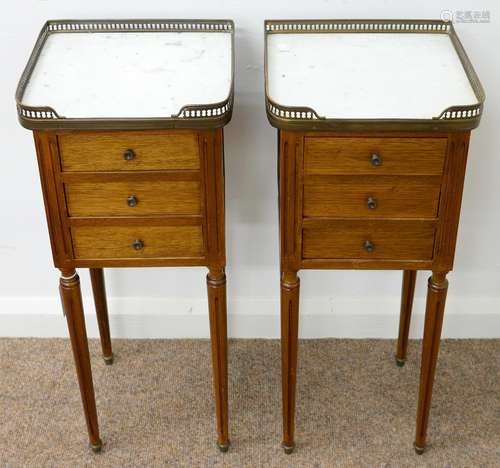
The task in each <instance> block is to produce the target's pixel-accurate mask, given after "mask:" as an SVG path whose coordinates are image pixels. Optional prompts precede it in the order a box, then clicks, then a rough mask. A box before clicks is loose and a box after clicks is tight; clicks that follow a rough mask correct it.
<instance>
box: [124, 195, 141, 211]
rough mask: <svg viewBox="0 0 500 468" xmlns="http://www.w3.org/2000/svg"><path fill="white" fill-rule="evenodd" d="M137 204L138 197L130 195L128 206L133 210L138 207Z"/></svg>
mask: <svg viewBox="0 0 500 468" xmlns="http://www.w3.org/2000/svg"><path fill="white" fill-rule="evenodd" d="M137 203H139V200H137V197H136V196H135V195H130V197H128V198H127V205H128V206H130V207H131V208H134V207H135V206H137Z"/></svg>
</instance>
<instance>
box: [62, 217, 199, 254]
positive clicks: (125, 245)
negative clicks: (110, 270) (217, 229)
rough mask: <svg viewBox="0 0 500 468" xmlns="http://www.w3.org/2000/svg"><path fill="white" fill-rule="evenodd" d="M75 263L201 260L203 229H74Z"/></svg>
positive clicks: (72, 230)
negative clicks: (190, 258)
mask: <svg viewBox="0 0 500 468" xmlns="http://www.w3.org/2000/svg"><path fill="white" fill-rule="evenodd" d="M71 236H72V241H73V250H74V254H75V258H76V259H82V258H85V259H99V258H100V259H103V258H109V259H113V258H115V259H116V258H122V259H125V258H127V259H129V258H167V257H169V258H180V257H202V256H203V255H204V250H203V235H202V227H201V226H147V225H145V226H116V225H110V226H73V227H72V228H71Z"/></svg>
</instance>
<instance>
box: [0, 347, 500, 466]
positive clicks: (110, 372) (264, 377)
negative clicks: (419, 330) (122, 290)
mask: <svg viewBox="0 0 500 468" xmlns="http://www.w3.org/2000/svg"><path fill="white" fill-rule="evenodd" d="M113 345H114V352H115V363H114V364H113V365H112V366H106V365H105V364H104V362H103V360H102V359H101V358H100V352H99V351H100V350H99V343H98V341H96V340H91V343H90V349H91V358H92V365H93V372H94V384H95V391H96V399H97V409H98V415H99V423H100V429H101V436H102V439H103V441H104V448H103V451H102V453H100V454H97V455H95V454H92V453H91V452H90V450H89V449H88V448H87V435H86V429H85V422H84V419H83V413H82V406H81V402H80V394H79V391H78V387H77V383H76V376H75V372H74V368H73V361H72V357H71V351H70V345H69V342H68V341H67V340H63V339H7V338H6V339H0V466H2V467H3V466H5V467H9V468H10V467H24V466H29V467H45V466H47V467H48V466H51V467H52V466H53V467H80V466H96V467H100V466H102V467H104V466H106V467H108V466H109V467H129V466H133V467H142V466H144V467H148V466H172V467H184V466H186V467H188V466H189V467H197V466H200V467H204V466H208V467H212V466H214V467H218V466H227V467H247V466H248V467H333V466H339V467H343V466H355V467H364V466H372V467H401V466H405V467H406V466H408V467H409V466H422V467H424V466H428V467H462V466H464V467H465V466H470V467H500V340H445V341H443V344H442V347H441V353H440V359H439V363H438V369H437V378H436V383H435V386H434V398H433V405H432V412H431V419H430V424H429V437H428V440H429V447H428V451H427V452H426V453H424V454H423V455H421V456H418V455H416V454H415V452H414V451H413V446H412V443H413V436H414V431H415V412H416V404H417V389H418V377H419V361H420V359H419V350H420V342H416V341H412V342H411V343H410V352H409V356H408V362H407V364H406V366H405V367H403V368H399V367H397V366H396V365H395V363H394V358H393V351H394V349H395V343H394V342H393V341H389V340H334V339H332V340H330V339H329V340H305V341H302V342H301V344H300V348H299V371H298V402H297V423H296V426H297V428H296V440H297V448H296V451H295V453H293V454H292V455H285V454H284V453H283V451H282V450H281V448H280V438H281V397H280V390H281V386H280V351H279V342H278V341H275V340H231V342H230V347H229V350H230V365H229V375H230V382H229V384H230V390H229V396H230V437H231V442H232V445H231V448H230V449H229V452H228V453H226V454H221V453H219V451H218V450H217V448H216V447H215V444H214V441H215V427H214V404H213V399H212V383H211V365H210V362H211V361H210V347H209V342H208V341H205V340H114V341H113Z"/></svg>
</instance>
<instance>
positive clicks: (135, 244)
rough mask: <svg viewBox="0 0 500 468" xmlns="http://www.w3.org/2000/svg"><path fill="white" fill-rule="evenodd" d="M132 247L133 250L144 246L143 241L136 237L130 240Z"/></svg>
mask: <svg viewBox="0 0 500 468" xmlns="http://www.w3.org/2000/svg"><path fill="white" fill-rule="evenodd" d="M132 247H133V248H134V249H135V250H142V249H143V248H144V242H142V241H141V240H140V239H136V240H135V241H134V242H132Z"/></svg>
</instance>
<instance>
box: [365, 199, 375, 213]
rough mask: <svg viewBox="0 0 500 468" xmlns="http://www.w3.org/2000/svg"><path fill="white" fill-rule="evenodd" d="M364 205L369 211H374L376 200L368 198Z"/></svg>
mask: <svg viewBox="0 0 500 468" xmlns="http://www.w3.org/2000/svg"><path fill="white" fill-rule="evenodd" d="M366 205H367V206H368V208H369V209H370V210H374V209H375V208H377V199H376V198H373V197H368V200H366Z"/></svg>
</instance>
